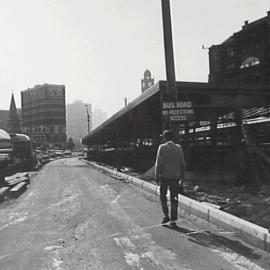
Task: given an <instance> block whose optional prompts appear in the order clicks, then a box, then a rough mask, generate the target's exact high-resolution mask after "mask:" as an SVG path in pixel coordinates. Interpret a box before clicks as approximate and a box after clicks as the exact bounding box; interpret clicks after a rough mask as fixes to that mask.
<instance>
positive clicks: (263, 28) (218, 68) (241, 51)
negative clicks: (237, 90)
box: [209, 11, 270, 86]
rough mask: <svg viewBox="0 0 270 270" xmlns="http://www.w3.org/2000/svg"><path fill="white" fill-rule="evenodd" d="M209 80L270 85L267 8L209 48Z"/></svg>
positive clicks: (240, 84) (224, 82)
mask: <svg viewBox="0 0 270 270" xmlns="http://www.w3.org/2000/svg"><path fill="white" fill-rule="evenodd" d="M209 66H210V74H209V82H210V83H222V84H234V85H239V86H252V85H268V86H269V85H270V11H269V12H267V16H265V17H263V18H261V19H259V20H256V21H254V22H251V23H249V22H248V21H245V24H244V26H243V27H242V30H241V31H238V32H236V33H234V34H233V35H232V36H230V37H229V38H228V39H227V40H225V41H224V42H223V43H221V44H220V45H213V46H211V47H210V49H209Z"/></svg>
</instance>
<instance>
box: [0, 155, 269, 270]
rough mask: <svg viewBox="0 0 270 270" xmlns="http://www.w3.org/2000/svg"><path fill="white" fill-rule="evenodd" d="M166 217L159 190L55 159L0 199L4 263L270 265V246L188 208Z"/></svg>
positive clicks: (189, 268) (98, 268)
mask: <svg viewBox="0 0 270 270" xmlns="http://www.w3.org/2000/svg"><path fill="white" fill-rule="evenodd" d="M161 219H162V212H161V207H160V202H159V199H158V197H157V196H155V195H152V194H150V193H147V192H145V191H144V190H141V189H139V188H137V187H134V186H133V185H131V184H130V183H127V182H124V181H121V180H119V179H115V178H113V177H111V176H109V175H105V174H103V173H101V172H99V171H96V170H95V169H93V168H91V167H90V166H89V165H88V164H86V163H84V162H82V161H80V160H78V159H77V158H67V159H58V160H56V161H53V162H50V163H48V164H47V165H45V166H44V167H43V168H42V169H41V170H40V171H39V172H38V173H35V174H33V175H32V178H31V183H30V185H29V187H28V189H27V191H26V192H25V193H24V194H23V195H22V196H21V197H19V198H18V199H15V200H14V199H13V200H9V201H5V202H2V203H1V204H0V269H1V270H9V269H10V270H16V269H22V270H36V269H42V270H45V269H46V270H47V269H56V270H62V269H70V270H77V269H78V270H82V269H83V270H84V269H93V270H103V269H104V270H129V269H140V270H157V269H164V270H165V269H166V270H167V269H168V270H169V269H170V270H171V269H175V270H237V269H238V270H239V269H240V270H244V269H250V270H251V269H252V270H261V269H269V265H270V256H269V253H266V252H264V251H262V250H259V249H257V248H254V247H251V246H249V245H247V244H245V243H243V242H242V241H240V240H239V239H238V238H237V236H236V235H234V234H233V233H232V232H227V231H224V230H222V229H220V228H217V227H215V226H214V225H211V224H209V223H207V222H204V221H202V220H200V219H198V218H196V217H194V216H192V215H189V214H188V213H187V212H184V211H181V212H180V216H179V220H178V222H177V223H178V228H177V229H172V228H170V227H169V226H161V225H160V222H161Z"/></svg>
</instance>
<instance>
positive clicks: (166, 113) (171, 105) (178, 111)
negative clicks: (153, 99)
mask: <svg viewBox="0 0 270 270" xmlns="http://www.w3.org/2000/svg"><path fill="white" fill-rule="evenodd" d="M162 116H163V117H164V118H166V119H168V120H170V121H181V122H183V121H191V120H192V118H193V116H194V111H193V109H192V103H191V101H177V102H163V104H162Z"/></svg>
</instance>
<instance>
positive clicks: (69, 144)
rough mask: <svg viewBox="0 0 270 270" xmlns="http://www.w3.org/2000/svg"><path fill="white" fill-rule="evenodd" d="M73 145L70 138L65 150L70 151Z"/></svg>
mask: <svg viewBox="0 0 270 270" xmlns="http://www.w3.org/2000/svg"><path fill="white" fill-rule="evenodd" d="M74 146H75V144H74V143H73V139H72V138H71V137H70V138H69V139H68V142H67V146H66V149H68V150H70V151H72V150H73V148H74Z"/></svg>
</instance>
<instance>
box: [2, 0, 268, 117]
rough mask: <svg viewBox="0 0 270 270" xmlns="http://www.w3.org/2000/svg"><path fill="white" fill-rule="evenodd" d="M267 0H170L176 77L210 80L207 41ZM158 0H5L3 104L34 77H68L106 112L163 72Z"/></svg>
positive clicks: (81, 95)
mask: <svg viewBox="0 0 270 270" xmlns="http://www.w3.org/2000/svg"><path fill="white" fill-rule="evenodd" d="M268 10H270V1H269V0H226V1H225V0H224V1H221V0H204V1H202V0H196V1H195V0H189V1H186V0H171V12H172V24H173V35H174V53H175V65H176V79H177V80H184V81H207V78H208V72H209V69H208V51H207V50H202V44H204V45H205V46H210V45H214V44H219V43H221V42H223V41H224V40H225V39H227V37H229V36H230V35H231V34H233V33H234V32H237V31H239V30H240V29H241V27H242V25H243V24H244V21H245V20H249V21H254V20H257V19H259V18H261V17H264V16H266V12H267V11H268ZM161 18H162V17H161V0H9V1H7V0H0V33H1V35H0V93H1V98H0V110H1V109H2V110H3V109H8V108H9V103H10V96H11V93H12V92H13V93H14V94H15V99H16V104H17V107H20V106H21V98H20V91H21V90H25V89H27V88H31V87H33V86H34V85H36V84H44V83H52V84H65V85H66V99H67V103H70V102H72V101H74V100H83V101H84V102H85V103H92V105H93V108H94V109H97V108H99V109H102V110H103V111H106V112H107V113H108V114H109V115H112V114H113V113H115V112H117V111H118V110H119V109H120V108H122V107H123V105H124V98H125V97H127V98H128V100H129V101H132V100H133V99H134V98H136V97H137V96H138V95H140V93H141V89H140V80H141V78H142V77H143V73H144V71H145V69H146V68H148V69H150V70H151V72H152V74H153V76H154V78H155V81H157V80H164V79H165V60H164V49H163V33H162V21H161Z"/></svg>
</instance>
